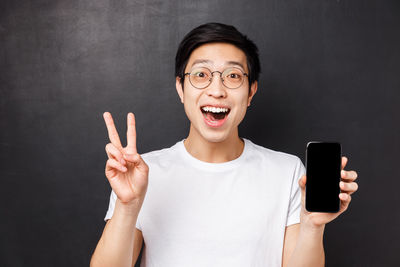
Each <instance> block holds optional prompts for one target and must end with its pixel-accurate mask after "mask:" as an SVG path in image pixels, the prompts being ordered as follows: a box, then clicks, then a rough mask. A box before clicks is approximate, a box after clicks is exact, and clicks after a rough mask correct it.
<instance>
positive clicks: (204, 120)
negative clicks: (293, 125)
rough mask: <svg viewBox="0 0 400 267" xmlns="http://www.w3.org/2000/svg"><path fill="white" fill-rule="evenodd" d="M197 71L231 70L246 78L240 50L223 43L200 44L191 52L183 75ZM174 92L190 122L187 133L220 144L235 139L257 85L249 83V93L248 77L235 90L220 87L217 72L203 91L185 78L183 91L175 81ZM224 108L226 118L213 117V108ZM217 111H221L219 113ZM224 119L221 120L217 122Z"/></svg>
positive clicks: (177, 79)
mask: <svg viewBox="0 0 400 267" xmlns="http://www.w3.org/2000/svg"><path fill="white" fill-rule="evenodd" d="M197 67H206V68H208V69H210V70H211V71H220V72H223V71H224V70H225V69H226V68H229V67H235V68H239V69H241V70H242V71H243V72H244V73H247V74H248V68H247V61H246V55H245V54H244V52H243V51H242V50H240V49H239V48H237V47H236V46H234V45H231V44H227V43H209V44H204V45H201V46H199V47H198V48H196V49H195V50H193V52H192V54H191V55H190V58H189V61H188V64H187V65H186V68H185V73H188V72H191V71H192V70H193V69H195V68H197ZM176 89H177V92H178V94H179V97H180V99H181V102H182V103H183V104H184V108H185V112H186V115H187V116H188V118H189V120H190V122H191V129H190V130H191V131H195V134H198V135H199V136H201V137H202V138H204V139H206V140H207V141H210V142H222V141H224V140H226V139H228V138H229V137H233V136H234V135H236V136H237V135H238V132H237V131H238V130H237V128H238V125H239V124H240V122H241V121H242V120H243V118H244V116H245V114H246V110H247V107H248V106H249V105H250V102H251V99H252V98H253V96H254V94H255V92H256V91H257V82H255V83H253V85H252V88H251V91H250V93H249V82H248V77H244V82H243V84H242V85H241V86H240V87H238V88H235V89H230V88H227V87H225V86H224V85H223V83H222V80H221V78H220V76H219V73H218V72H215V73H214V76H213V78H212V82H211V84H210V85H209V86H207V87H206V88H204V89H197V88H196V87H194V86H193V85H192V84H191V83H190V82H189V76H188V75H187V76H185V80H184V90H182V86H181V83H180V82H179V78H178V77H177V78H176ZM217 107H220V108H225V109H224V110H225V111H226V110H228V112H226V113H227V114H226V115H225V116H223V114H220V115H219V116H214V115H215V113H216V112H217V110H216V109H215V108H217ZM219 111H221V109H220V110H219ZM221 117H225V118H224V119H220V118H221Z"/></svg>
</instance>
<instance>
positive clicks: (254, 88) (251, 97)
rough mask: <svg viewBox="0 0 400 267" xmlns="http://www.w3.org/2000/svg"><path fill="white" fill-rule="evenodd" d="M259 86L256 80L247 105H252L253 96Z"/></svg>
mask: <svg viewBox="0 0 400 267" xmlns="http://www.w3.org/2000/svg"><path fill="white" fill-rule="evenodd" d="M257 87H258V82H257V81H255V82H254V83H253V84H252V85H251V88H250V93H249V99H248V101H247V106H250V102H251V100H252V99H253V96H254V95H255V94H256V92H257Z"/></svg>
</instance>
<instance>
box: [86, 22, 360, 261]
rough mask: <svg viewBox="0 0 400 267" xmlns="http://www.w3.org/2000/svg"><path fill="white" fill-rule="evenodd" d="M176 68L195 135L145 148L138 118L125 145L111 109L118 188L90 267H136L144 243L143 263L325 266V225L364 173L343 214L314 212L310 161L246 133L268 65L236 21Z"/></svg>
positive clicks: (198, 35)
mask: <svg viewBox="0 0 400 267" xmlns="http://www.w3.org/2000/svg"><path fill="white" fill-rule="evenodd" d="M175 70H176V71H175V75H176V90H177V92H178V95H179V97H180V100H181V102H182V103H183V104H184V108H185V112H186V115H187V116H188V118H189V120H190V131H189V134H188V136H187V138H186V139H184V140H182V141H179V142H177V143H176V144H175V145H174V146H172V147H170V148H165V149H161V150H157V151H153V152H149V153H146V154H143V155H139V154H138V153H137V150H136V130H135V118H134V115H133V114H132V113H129V114H128V130H127V146H126V147H122V145H121V142H120V139H119V137H118V133H117V131H116V129H115V126H114V123H113V120H112V117H111V114H110V113H108V112H106V113H104V119H105V122H106V125H107V129H108V133H109V138H110V141H111V143H109V144H107V146H106V152H107V155H108V157H109V159H108V161H107V164H106V171H105V172H106V176H107V178H108V180H109V183H110V185H111V187H112V194H111V198H110V205H109V209H108V212H107V215H106V218H105V220H106V221H107V223H106V226H105V228H104V232H103V234H102V236H101V238H100V241H99V243H98V245H97V247H96V250H95V252H94V255H93V257H92V260H91V266H133V265H134V263H135V262H136V259H137V257H138V255H139V252H140V249H141V246H142V241H143V240H144V251H143V258H142V265H141V266H230V267H232V266H296V267H297V266H307V267H310V266H323V265H324V249H323V232H324V227H325V224H326V223H328V222H330V221H332V220H333V219H334V218H336V217H337V216H338V215H340V214H341V213H342V212H343V211H345V210H346V209H347V207H348V205H349V203H350V200H351V197H350V195H351V194H352V193H354V192H355V191H356V190H357V184H356V183H355V182H354V180H355V179H356V178H357V174H356V172H354V171H344V170H343V171H342V183H341V184H340V188H341V190H342V193H341V194H340V195H339V197H340V199H341V208H340V211H339V212H338V213H334V214H332V213H310V212H307V211H306V210H305V208H304V190H305V183H306V177H305V175H304V173H305V169H304V166H303V164H302V162H301V160H300V159H299V158H298V157H296V156H293V155H290V154H286V153H282V152H278V151H273V150H270V149H267V148H264V147H261V146H258V145H256V144H254V143H252V142H251V141H250V140H248V139H245V138H240V137H239V134H238V125H239V123H240V122H241V121H242V120H243V118H244V116H245V114H246V109H247V107H248V106H250V104H251V100H252V99H253V97H254V95H255V93H256V92H257V86H258V83H257V80H258V74H259V71H260V67H259V59H258V52H257V47H256V46H255V44H254V43H253V42H252V41H250V40H249V39H248V38H247V37H246V36H244V35H242V34H241V33H240V32H238V31H237V30H236V29H235V28H234V27H233V26H228V25H224V24H219V23H208V24H204V25H201V26H199V27H197V28H195V29H193V30H192V31H191V32H190V33H188V34H187V35H186V36H185V38H184V39H183V40H182V42H181V44H180V46H179V48H178V52H177V55H176V66H175ZM346 163H347V159H346V158H345V157H343V158H342V168H344V166H345V165H346Z"/></svg>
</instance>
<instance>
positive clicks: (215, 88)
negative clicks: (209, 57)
mask: <svg viewBox="0 0 400 267" xmlns="http://www.w3.org/2000/svg"><path fill="white" fill-rule="evenodd" d="M205 89H206V94H207V95H209V96H213V97H216V98H220V97H226V88H225V86H224V85H223V83H222V77H221V75H215V74H214V75H212V77H211V83H210V85H209V86H207V87H206V88H205Z"/></svg>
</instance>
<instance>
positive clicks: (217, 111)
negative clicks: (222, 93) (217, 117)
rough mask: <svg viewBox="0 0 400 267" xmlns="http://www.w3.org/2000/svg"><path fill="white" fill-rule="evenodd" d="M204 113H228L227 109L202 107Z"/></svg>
mask: <svg viewBox="0 0 400 267" xmlns="http://www.w3.org/2000/svg"><path fill="white" fill-rule="evenodd" d="M202 109H203V110H204V111H205V112H213V113H220V112H224V113H226V112H228V110H229V109H227V108H216V107H208V106H206V107H202Z"/></svg>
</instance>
